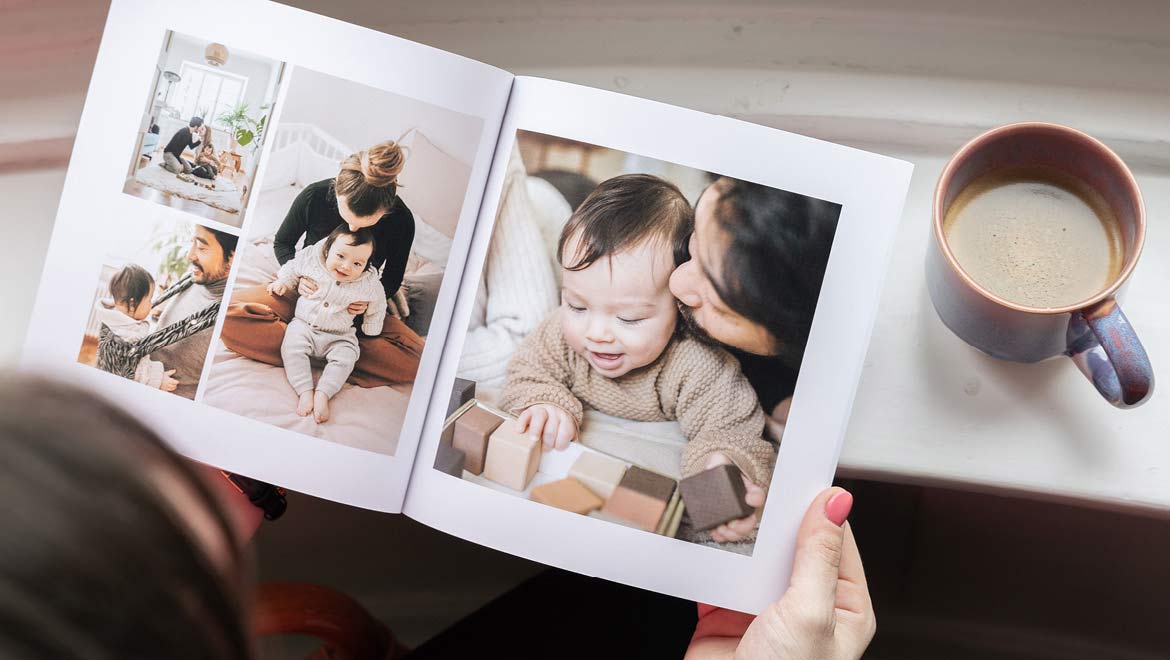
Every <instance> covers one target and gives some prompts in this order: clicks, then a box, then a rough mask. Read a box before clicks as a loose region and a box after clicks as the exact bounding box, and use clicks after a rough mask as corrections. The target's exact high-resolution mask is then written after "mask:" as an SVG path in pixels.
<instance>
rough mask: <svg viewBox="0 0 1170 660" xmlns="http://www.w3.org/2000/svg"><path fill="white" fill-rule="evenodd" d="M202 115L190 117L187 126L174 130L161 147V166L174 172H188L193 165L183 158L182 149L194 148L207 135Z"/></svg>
mask: <svg viewBox="0 0 1170 660" xmlns="http://www.w3.org/2000/svg"><path fill="white" fill-rule="evenodd" d="M207 130H208V129H207V126H206V125H204V123H203V118H202V117H192V118H191V121H190V122H189V123H188V125H187V126H184V127H183V128H180V129H179V130H177V131H175V134H174V135H173V136H171V141H170V142H167V146H165V147H163V162H162V166H163V167H164V168H165V169H166V170H167V171H168V172H173V173H175V174H190V173H191V170H192V168H193V167H194V165H193V164H192V163H191V162H190V161H188V160H186V159H184V158H183V150H184V149H188V148H190V149H194V148H195V147H197V146H199V144H200V143H201V142H202V141H203V139H204V138H205V137H206V136H207Z"/></svg>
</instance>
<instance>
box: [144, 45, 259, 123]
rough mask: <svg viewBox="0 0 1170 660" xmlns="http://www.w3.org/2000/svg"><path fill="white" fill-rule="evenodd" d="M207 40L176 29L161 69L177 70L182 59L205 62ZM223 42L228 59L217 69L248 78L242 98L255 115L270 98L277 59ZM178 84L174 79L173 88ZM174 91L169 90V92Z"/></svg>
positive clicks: (163, 84)
mask: <svg viewBox="0 0 1170 660" xmlns="http://www.w3.org/2000/svg"><path fill="white" fill-rule="evenodd" d="M208 43H210V42H209V41H207V40H205V39H195V38H192V37H189V36H187V35H183V34H179V33H177V32H176V33H175V37H174V39H173V40H172V41H171V48H170V50H169V51H168V52H167V54H166V59H165V63H164V65H163V70H164V71H174V72H176V73H177V72H178V71H179V68H180V66H181V65H182V63H183V61H184V60H188V61H191V62H194V63H196V64H205V63H206V60H204V58H203V50H204V48H206V47H207V44H208ZM225 45H226V46H227V48H228V54H229V55H228V61H227V64H225V65H223V66H222V67H220V69H221V70H223V71H226V72H228V73H234V74H236V75H239V76H244V77H246V78H247V79H248V85H247V87H246V88H245V89H244V101H245V102H246V103H247V104H248V107H249V109H250V110H251V112H252V114H253V115H255V116H258V115H259V108H260V106H262V105H264V104H265V103H267V102H268V100H269V99H268V92H269V90H270V89H271V87H272V84H273V82H274V81H273V77H274V76H275V75H276V72H277V69H278V66H277V63H276V62H275V61H273V60H269V59H264V58H260V57H257V56H254V55H251V54H250V53H246V52H244V51H240V50H238V49H236V48H233V47H232V45H231V44H225ZM179 85H182V83H181V82H180V83H175V90H176V91H177V88H178V87H179ZM159 86H160V88H161V89H166V82H165V81H160V83H159ZM174 93H175V92H174V91H172V96H173V94H174Z"/></svg>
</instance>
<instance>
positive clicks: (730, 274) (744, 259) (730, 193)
mask: <svg viewBox="0 0 1170 660" xmlns="http://www.w3.org/2000/svg"><path fill="white" fill-rule="evenodd" d="M712 186H713V187H714V188H715V190H716V191H718V193H719V199H718V200H717V202H716V207H715V218H716V222H717V223H718V224H719V226H720V227H721V228H722V229H723V231H724V232H725V233H726V235H727V237H728V246H727V252H726V253H725V254H726V256H725V257H724V259H723V272H722V273H721V274H720V275H721V279H722V281H720V282H713V283H712V284H713V285H714V286H715V290H716V292H717V293H718V294H719V297H720V298H722V299H723V302H724V303H725V304H726V305H727V306H728V307H730V308H731V309H732V310H734V311H736V312H737V313H739V314H740V315H742V316H743V317H745V318H747V319H748V320H749V321H753V322H755V323H758V324H759V325H761V326H763V327H764V329H766V330H767V331H768V332H769V333H771V335H772V337H773V338H775V339H776V341H777V344H778V345H779V348H780V354H779V357H780V358H781V359H783V360H784V361H785V362H786V363H788V364H789V365H790V366H793V367H798V366H799V364H800V360H801V357H802V356H803V355H804V346H805V344H806V343H807V342H808V333H809V330H810V329H811V327H812V319H813V313H814V312H815V311H816V306H817V299H818V298H819V297H820V292H821V282H822V281H823V280H824V277H825V268H826V267H827V266H828V263H829V252H830V250H831V249H832V247H833V236H834V235H835V234H836V232H837V219H838V217H840V215H841V205H840V204H834V203H832V202H826V201H824V200H820V199H815V198H812V197H805V196H804V195H798V194H796V193H791V192H788V191H785V190H778V189H776V188H770V187H768V186H763V185H759V184H756V183H750V182H747V181H741V180H739V179H732V178H728V177H724V178H721V179H718V180H717V181H716V182H715V183H714V184H712Z"/></svg>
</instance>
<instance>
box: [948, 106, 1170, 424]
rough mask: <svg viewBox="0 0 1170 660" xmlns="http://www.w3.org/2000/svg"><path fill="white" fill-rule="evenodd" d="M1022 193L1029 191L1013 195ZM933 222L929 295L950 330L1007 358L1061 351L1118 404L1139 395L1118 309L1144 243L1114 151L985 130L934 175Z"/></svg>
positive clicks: (1143, 381)
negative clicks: (1025, 221)
mask: <svg viewBox="0 0 1170 660" xmlns="http://www.w3.org/2000/svg"><path fill="white" fill-rule="evenodd" d="M1035 173H1043V176H1042V177H1041V178H1042V179H1043V181H1041V182H1040V183H1037V182H1036V180H1037V179H1036V177H1035V176H1033V174H1035ZM1025 180H1026V182H1025ZM1049 180H1051V182H1052V183H1051V184H1049V183H1045V181H1049ZM1017 181H1018V182H1019V183H1018V184H1017ZM1020 185H1023V186H1024V189H1026V190H1027V192H1025V193H1020V194H1021V195H1023V196H1020V197H1013V195H1014V194H1016V193H1015V192H1013V191H1014V190H1020V187H1019V186H1020ZM972 191H974V192H972ZM976 200H979V201H978V202H976ZM996 204H999V206H996ZM1013 204H1017V205H1018V206H1019V207H1020V208H1013ZM1065 205H1067V208H1066V206H1065ZM1017 211H1018V213H1017ZM984 212H985V213H986V215H982V216H981V215H979V213H984ZM1090 214H1093V215H1095V216H1097V217H1096V218H1093V215H1090ZM1025 215H1027V218H1028V219H1029V222H1028V223H1021V222H1020V221H1019V219H1020V218H1021V217H1024V216H1025ZM1035 217H1039V218H1042V219H1043V222H1041V223H1040V224H1035V223H1034V222H1033V218H1035ZM1086 218H1093V219H1091V220H1086ZM948 220H949V223H948ZM1094 220H1095V221H1096V227H1095V229H1094V228H1093V227H1092V226H1091V225H1092V224H1093V221H1094ZM992 222H997V223H1000V224H995V225H992V224H983V225H980V224H979V223H992ZM1045 222H1046V223H1048V224H1044V223H1045ZM973 223H974V224H973ZM933 225H934V240H933V241H931V244H930V247H929V248H928V251H927V257H926V281H927V288H928V290H929V292H930V299H931V301H932V302H933V303H934V308H935V310H936V311H937V312H938V315H939V317H940V318H941V319H942V321H943V323H944V324H946V326H947V327H948V328H950V329H951V331H952V332H954V333H955V334H956V335H958V336H959V337H960V338H961V339H963V340H964V341H966V342H967V343H968V344H971V345H972V346H974V347H976V348H978V349H980V350H982V351H983V352H985V353H987V354H989V355H991V356H993V357H996V358H1001V359H1005V360H1012V361H1016V362H1037V361H1040V360H1044V359H1048V358H1051V357H1054V356H1057V355H1067V356H1069V357H1070V358H1072V359H1073V361H1074V362H1075V363H1076V364H1077V367H1078V368H1079V369H1080V370H1081V372H1082V373H1084V374H1085V376H1086V377H1088V378H1089V380H1090V381H1092V383H1093V385H1094V386H1095V387H1096V388H1097V391H1098V392H1100V393H1101V396H1103V397H1104V398H1105V399H1106V400H1107V401H1109V403H1111V404H1113V405H1115V406H1117V407H1119V408H1132V407H1134V406H1137V405H1140V404H1142V403H1143V402H1145V401H1146V400H1147V399H1148V398H1149V396H1150V394H1151V393H1152V392H1153V389H1154V373H1153V368H1152V367H1151V365H1150V360H1149V357H1148V356H1147V355H1146V351H1145V348H1143V347H1142V344H1141V341H1139V340H1138V337H1137V334H1136V333H1135V332H1134V329H1133V327H1132V326H1131V325H1130V324H1129V321H1128V320H1127V319H1126V317H1125V314H1123V313H1122V311H1121V306H1120V304H1119V302H1118V300H1119V299H1120V298H1121V296H1122V293H1123V289H1124V285H1125V283H1126V280H1128V278H1129V276H1130V274H1131V273H1132V272H1133V269H1134V266H1136V265H1137V261H1138V257H1139V256H1140V255H1141V252H1142V245H1143V243H1144V242H1145V231H1146V220H1145V209H1144V205H1143V202H1142V196H1141V192H1140V191H1139V190H1138V186H1137V182H1136V181H1135V180H1134V177H1133V174H1132V173H1131V172H1130V171H1129V168H1128V167H1126V165H1125V163H1123V162H1122V160H1121V158H1119V157H1118V156H1117V154H1115V153H1113V151H1111V150H1110V149H1109V148H1108V147H1106V146H1105V145H1104V144H1102V143H1101V142H1099V141H1098V140H1096V139H1094V138H1092V137H1090V136H1088V135H1086V134H1084V133H1082V132H1080V131H1077V130H1074V129H1072V128H1068V127H1065V126H1060V125H1057V124H1048V123H1019V124H1010V125H1008V126H1001V127H999V128H995V129H992V130H990V131H988V132H986V133H984V134H982V135H980V136H978V137H976V138H975V139H973V140H971V141H970V142H968V143H967V144H966V145H964V146H963V147H962V148H961V149H959V150H958V151H957V152H956V153H955V155H954V156H952V157H951V160H950V162H948V163H947V165H946V167H945V168H944V169H943V171H942V175H941V176H940V177H939V181H938V186H937V187H936V188H935V192H934V223H933ZM948 230H950V232H949V235H948ZM967 237H972V238H969V239H968V238H967ZM960 243H961V244H960ZM956 247H959V248H961V251H962V252H963V254H962V255H960V256H962V257H963V259H964V260H966V262H967V266H966V267H965V266H964V265H963V264H962V263H961V262H960V259H959V258H958V257H957V256H956V252H957V250H956V249H955V248H956ZM1029 250H1033V251H1034V252H1035V254H1031V255H1030V254H1029V252H1028V251H1029ZM1066 253H1067V254H1066ZM1066 256H1067V258H1064V257H1066ZM1029 269H1032V270H1029ZM974 272H978V273H979V278H978V279H977V278H976V277H974V276H973V273H974ZM1094 277H1097V278H1100V281H1095V280H1094V279H1093V278H1094ZM1013 278H1014V279H1013ZM1094 282H1095V283H1094ZM1076 286H1080V287H1081V288H1080V289H1076V288H1075V287H1076ZM1086 286H1087V287H1089V288H1087V289H1086V288H1084V287H1086ZM1005 292H1006V293H1005ZM1062 295H1063V296H1065V299H1064V300H1061V299H1060V296H1062ZM1068 296H1074V297H1073V298H1071V299H1069V298H1068Z"/></svg>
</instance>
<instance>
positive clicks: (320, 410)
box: [313, 392, 329, 424]
mask: <svg viewBox="0 0 1170 660" xmlns="http://www.w3.org/2000/svg"><path fill="white" fill-rule="evenodd" d="M313 419H315V420H317V423H318V424H324V423H325V422H328V421H329V397H327V396H325V393H324V392H313Z"/></svg>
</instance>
